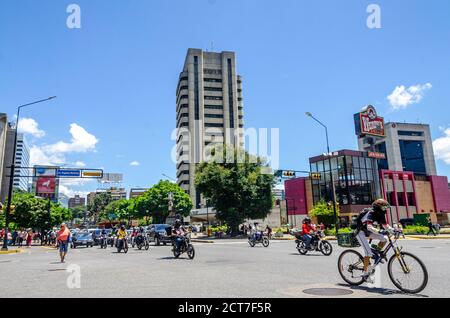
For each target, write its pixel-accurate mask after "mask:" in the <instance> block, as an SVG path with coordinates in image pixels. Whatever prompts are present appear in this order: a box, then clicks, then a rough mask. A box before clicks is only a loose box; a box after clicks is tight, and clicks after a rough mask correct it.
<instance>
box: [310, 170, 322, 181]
mask: <svg viewBox="0 0 450 318" xmlns="http://www.w3.org/2000/svg"><path fill="white" fill-rule="evenodd" d="M310 177H311V179H313V180H321V179H322V174H321V173H320V172H311V174H310Z"/></svg>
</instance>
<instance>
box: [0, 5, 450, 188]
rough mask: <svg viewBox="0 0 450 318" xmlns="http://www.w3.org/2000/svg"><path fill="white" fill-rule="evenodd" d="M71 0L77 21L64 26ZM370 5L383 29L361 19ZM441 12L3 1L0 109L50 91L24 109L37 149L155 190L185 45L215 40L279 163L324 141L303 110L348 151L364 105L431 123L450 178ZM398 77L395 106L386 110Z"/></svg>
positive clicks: (449, 62) (248, 119) (300, 164)
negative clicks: (231, 62)
mask: <svg viewBox="0 0 450 318" xmlns="http://www.w3.org/2000/svg"><path fill="white" fill-rule="evenodd" d="M71 3H76V4H78V5H79V6H80V8H81V29H69V28H67V26H66V19H67V17H68V16H69V13H67V12H66V8H67V6H68V5H69V4H71ZM372 3H375V4H378V5H379V6H380V8H381V26H382V27H381V29H369V28H368V27H367V24H366V20H367V17H368V16H369V13H367V12H366V9H367V6H368V5H369V4H372ZM449 15H450V2H449V1H447V0H435V1H433V2H430V1H410V0H397V1H375V0H372V1H363V0H348V1H347V0H346V1H334V0H329V1H320V0H316V1H301V0H291V1H287V0H284V1H273V0H271V1H268V0H244V1H242V0H226V1H225V0H196V1H194V0H189V1H186V0H177V1H168V0H164V1H163V0H158V1H157V0H152V1H149V0H130V1H120V0H109V1H105V0H88V1H87V0H71V1H63V0H58V1H56V0H41V1H34V0H14V1H12V0H10V1H7V0H2V1H1V3H0V105H1V107H0V112H6V113H8V114H9V115H10V116H11V117H12V116H13V114H14V113H15V109H16V105H19V104H22V103H26V102H29V101H33V100H36V99H40V98H45V97H47V96H51V95H57V96H58V98H57V99H56V100H54V101H52V102H49V103H46V104H40V105H37V106H36V107H34V108H29V109H26V110H24V112H23V114H22V116H23V117H24V118H28V119H29V121H28V122H27V125H26V128H27V131H29V132H30V133H29V134H28V136H27V138H28V141H29V143H30V144H31V145H33V146H34V147H35V148H34V153H35V154H40V156H41V157H44V158H47V159H49V157H51V158H50V159H54V160H60V161H63V162H64V163H66V165H68V166H71V165H75V164H79V165H82V164H85V165H86V166H87V167H90V168H98V167H100V168H104V169H105V171H107V172H122V173H124V178H125V186H126V187H127V188H129V187H134V186H150V185H152V184H154V183H155V182H157V181H158V180H159V179H161V178H163V177H162V176H161V174H162V173H165V174H168V175H169V176H172V177H175V165H174V163H173V162H172V160H171V149H172V147H173V145H174V141H173V140H171V138H170V136H171V132H172V130H173V128H174V126H175V102H176V101H175V89H176V85H177V80H178V76H179V72H180V71H181V68H182V65H183V62H184V58H185V55H186V51H187V49H188V48H190V47H193V48H202V49H209V48H210V47H211V42H213V43H214V50H215V51H221V50H227V51H235V52H236V53H237V67H238V73H239V74H241V75H242V76H243V78H244V82H243V86H244V87H243V89H244V91H243V93H244V111H245V117H244V119H245V125H246V127H256V128H279V129H280V165H281V167H282V168H287V169H298V170H305V169H308V160H307V159H308V157H310V156H313V155H317V154H321V153H323V152H324V151H325V143H324V136H323V131H322V129H321V128H320V127H319V126H317V125H316V124H315V123H314V122H313V121H312V120H311V119H308V118H307V117H305V115H304V113H305V111H311V112H313V113H314V114H315V116H316V117H318V118H320V119H321V120H322V121H323V122H325V123H326V124H327V125H328V126H329V130H330V141H331V145H332V148H333V149H343V148H350V149H355V148H356V147H357V142H356V138H355V136H354V129H353V116H352V115H353V114H354V113H356V112H357V111H359V110H360V109H361V108H362V107H363V106H365V105H367V104H373V105H375V106H376V107H377V108H378V112H379V113H380V114H381V115H384V116H385V118H386V119H387V120H392V121H400V122H403V121H407V122H422V123H429V124H430V125H431V130H432V136H433V139H438V145H439V153H438V157H439V158H441V160H438V161H437V164H438V173H439V174H441V175H450V115H449V114H450V112H449V111H448V107H449V105H450V89H449V87H450V58H449V57H450V19H449ZM428 84H431V85H428ZM402 86H404V90H402ZM396 87H399V89H397V95H399V96H397V97H402V98H403V99H398V98H397V102H398V103H400V104H401V103H403V106H398V107H397V108H400V109H397V110H393V107H392V105H390V101H389V100H388V99H387V97H388V96H389V95H391V94H392V93H393V92H394V90H395V89H396ZM410 87H413V88H412V89H410V90H409V91H408V88H410ZM414 87H415V88H416V90H414ZM417 89H418V92H417ZM405 98H406V101H405ZM408 102H409V103H408ZM24 123H25V122H24ZM36 125H38V126H36ZM446 129H447V130H446ZM71 132H72V134H71ZM72 138H74V140H71V139H72ZM445 160H446V161H447V162H445ZM133 161H137V162H138V163H139V165H135V166H132V165H130V163H131V162H133ZM95 188H96V183H87V184H75V183H72V184H66V186H65V189H64V190H65V191H66V192H68V193H73V192H74V191H75V192H76V191H89V190H94V189H95Z"/></svg>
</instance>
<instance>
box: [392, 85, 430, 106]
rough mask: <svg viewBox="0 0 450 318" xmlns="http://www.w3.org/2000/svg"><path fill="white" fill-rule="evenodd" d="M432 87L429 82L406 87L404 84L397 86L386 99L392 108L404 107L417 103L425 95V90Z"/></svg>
mask: <svg viewBox="0 0 450 318" xmlns="http://www.w3.org/2000/svg"><path fill="white" fill-rule="evenodd" d="M432 87H433V85H431V83H426V84H423V85H421V84H417V85H413V86H410V87H408V88H406V87H405V86H404V85H401V86H397V87H396V88H395V89H394V91H393V92H392V93H391V95H389V96H388V97H387V99H388V100H389V104H390V105H391V107H392V109H393V110H399V109H405V108H407V107H408V106H409V105H412V104H416V103H419V102H420V101H421V100H422V98H423V96H424V95H425V91H427V90H429V89H431V88H432Z"/></svg>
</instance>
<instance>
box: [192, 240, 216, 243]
mask: <svg viewBox="0 0 450 318" xmlns="http://www.w3.org/2000/svg"><path fill="white" fill-rule="evenodd" d="M191 242H194V243H210V244H212V243H214V241H210V240H202V239H191Z"/></svg>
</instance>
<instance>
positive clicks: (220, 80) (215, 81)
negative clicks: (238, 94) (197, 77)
mask: <svg viewBox="0 0 450 318" xmlns="http://www.w3.org/2000/svg"><path fill="white" fill-rule="evenodd" d="M203 80H204V81H205V82H209V83H222V79H221V78H206V77H205V78H204V79H203Z"/></svg>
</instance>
